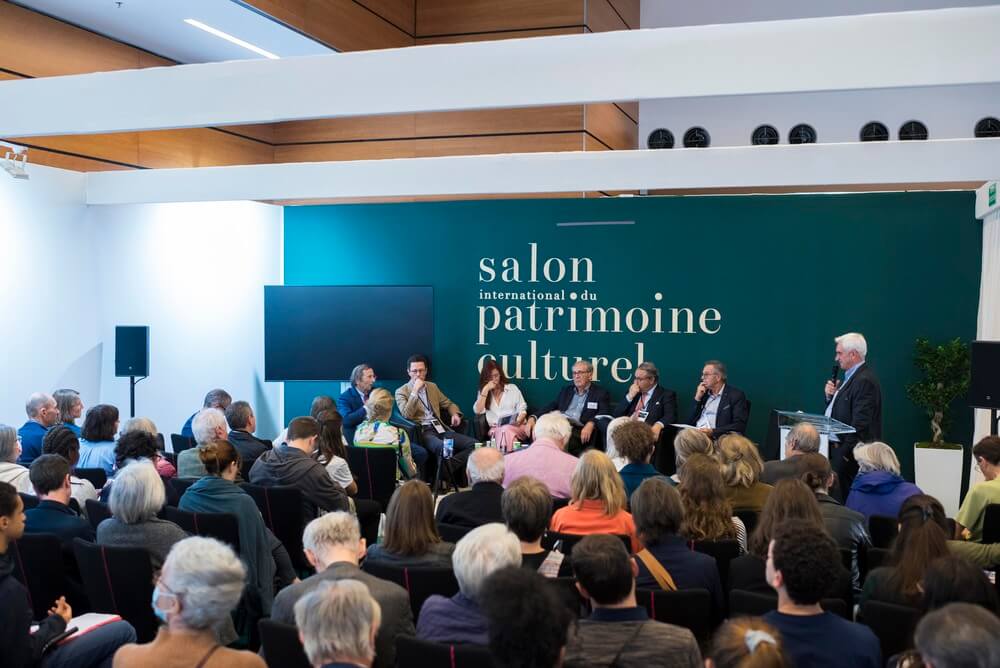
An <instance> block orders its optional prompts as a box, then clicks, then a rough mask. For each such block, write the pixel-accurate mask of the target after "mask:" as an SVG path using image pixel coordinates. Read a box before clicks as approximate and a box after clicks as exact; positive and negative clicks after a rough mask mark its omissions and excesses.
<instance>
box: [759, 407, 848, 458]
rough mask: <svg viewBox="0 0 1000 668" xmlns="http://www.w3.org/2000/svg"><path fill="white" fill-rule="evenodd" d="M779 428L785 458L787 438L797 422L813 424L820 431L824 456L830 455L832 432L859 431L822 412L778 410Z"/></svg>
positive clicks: (820, 443)
mask: <svg viewBox="0 0 1000 668" xmlns="http://www.w3.org/2000/svg"><path fill="white" fill-rule="evenodd" d="M777 413H778V430H779V432H780V433H781V458H782V459H784V458H785V439H787V438H788V432H790V431H791V430H792V427H794V426H795V425H797V424H800V423H802V422H805V423H808V424H811V425H812V426H814V427H816V431H818V432H819V451H820V452H821V453H822V454H823V456H824V457H826V458H829V457H830V435H831V434H853V433H854V432H856V431H857V429H855V428H854V427H852V426H851V425H849V424H844V423H843V422H841V421H840V420H834V419H833V418H831V417H827V416H825V415H822V414H819V415H817V414H815V413H803V412H802V411H777Z"/></svg>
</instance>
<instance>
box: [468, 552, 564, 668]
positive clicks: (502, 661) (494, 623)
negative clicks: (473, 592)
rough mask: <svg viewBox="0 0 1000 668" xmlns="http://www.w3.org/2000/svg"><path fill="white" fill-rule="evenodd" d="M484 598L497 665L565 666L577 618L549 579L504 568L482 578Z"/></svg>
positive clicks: (504, 667) (504, 666)
mask: <svg viewBox="0 0 1000 668" xmlns="http://www.w3.org/2000/svg"><path fill="white" fill-rule="evenodd" d="M480 601H481V603H480V607H481V608H482V611H483V614H484V615H486V621H487V624H488V626H489V647H490V652H491V653H492V654H493V657H494V663H495V664H496V666H497V668H507V667H511V668H513V667H514V666H537V667H538V668H543V667H544V668H550V667H552V666H558V665H560V664H561V662H562V655H563V652H564V651H565V648H566V641H567V639H568V636H569V626H570V624H571V623H572V621H573V617H572V614H571V613H570V611H569V609H568V608H567V607H566V606H565V604H563V602H562V601H561V600H560V599H559V595H558V594H557V593H556V591H555V589H554V588H553V587H551V586H550V585H549V583H548V582H547V581H546V580H545V578H543V577H542V576H540V575H538V574H537V573H534V572H532V571H530V570H527V569H523V568H513V567H510V568H501V569H500V570H497V571H494V572H493V573H492V574H491V575H490V576H489V577H487V578H486V580H485V581H484V582H483V587H482V590H481V592H480Z"/></svg>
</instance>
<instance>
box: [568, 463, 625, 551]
mask: <svg viewBox="0 0 1000 668" xmlns="http://www.w3.org/2000/svg"><path fill="white" fill-rule="evenodd" d="M625 503H626V499H625V485H624V483H622V479H621V477H620V476H619V475H618V471H616V470H615V465H614V464H612V463H611V460H610V459H608V456H607V455H605V454H604V453H603V452H601V451H600V450H587V451H586V452H584V453H583V455H582V456H581V457H580V461H579V462H578V463H577V465H576V470H575V471H573V477H572V478H571V479H570V501H569V505H567V506H566V507H565V508H560V509H559V510H557V511H556V513H555V514H554V515H553V516H552V521H551V522H550V523H549V528H550V529H551V530H552V531H557V532H559V533H568V534H577V535H586V534H592V533H610V534H615V535H620V536H629V537H630V538H631V539H632V551H633V552H638V551H639V550H641V549H642V544H641V543H640V542H639V538H638V536H637V535H636V532H635V522H633V521H632V515H631V514H630V513H629V512H628V511H627V510H625Z"/></svg>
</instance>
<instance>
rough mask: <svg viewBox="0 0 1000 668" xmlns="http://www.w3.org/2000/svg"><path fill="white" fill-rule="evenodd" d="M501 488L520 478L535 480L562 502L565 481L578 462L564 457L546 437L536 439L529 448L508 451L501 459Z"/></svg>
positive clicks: (567, 481)
mask: <svg viewBox="0 0 1000 668" xmlns="http://www.w3.org/2000/svg"><path fill="white" fill-rule="evenodd" d="M503 461H504V470H505V472H504V476H503V486H504V487H508V486H509V485H510V484H511V483H512V482H514V481H515V480H517V479H518V478H521V477H524V476H526V475H527V476H531V477H532V478H537V479H538V480H541V481H542V482H543V483H545V486H546V487H548V488H549V494H551V495H552V496H557V497H559V498H562V499H568V498H569V496H570V493H569V479H570V477H572V475H573V471H574V470H575V469H576V464H577V462H578V461H579V460H578V459H577V458H576V457H574V456H573V455H570V454H567V453H565V452H563V451H562V449H561V448H560V447H559V446H558V445H556V442H555V441H553V440H551V439H548V438H538V439H535V441H534V442H533V443H532V444H531V447H530V448H528V449H526V450H521V451H519V452H512V453H511V454H509V455H507V456H506V457H504V460H503Z"/></svg>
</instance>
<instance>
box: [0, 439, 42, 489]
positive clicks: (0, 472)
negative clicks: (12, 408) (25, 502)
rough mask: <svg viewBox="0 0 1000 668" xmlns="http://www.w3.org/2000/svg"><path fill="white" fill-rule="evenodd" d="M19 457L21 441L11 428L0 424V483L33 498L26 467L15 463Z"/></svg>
mask: <svg viewBox="0 0 1000 668" xmlns="http://www.w3.org/2000/svg"><path fill="white" fill-rule="evenodd" d="M20 455H21V439H20V438H18V436H17V430H16V429H14V428H13V427H11V426H9V425H6V424H0V482H7V483H10V484H11V485H13V486H14V487H15V488H16V489H17V491H18V492H20V493H22V494H31V495H32V496H34V494H35V488H34V487H32V486H31V480H29V479H28V467H26V466H21V465H20V464H18V463H17V458H18V457H19V456H20Z"/></svg>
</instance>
